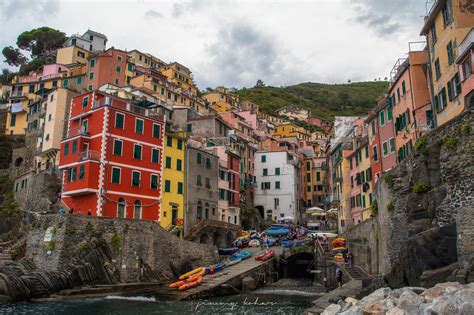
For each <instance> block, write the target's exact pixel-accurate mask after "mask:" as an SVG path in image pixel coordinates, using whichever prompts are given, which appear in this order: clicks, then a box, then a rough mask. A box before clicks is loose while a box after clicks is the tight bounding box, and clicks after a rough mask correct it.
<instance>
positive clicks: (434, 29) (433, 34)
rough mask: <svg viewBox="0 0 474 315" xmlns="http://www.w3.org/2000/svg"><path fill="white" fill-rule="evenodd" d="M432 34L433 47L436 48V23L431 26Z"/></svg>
mask: <svg viewBox="0 0 474 315" xmlns="http://www.w3.org/2000/svg"><path fill="white" fill-rule="evenodd" d="M430 32H431V47H432V48H434V44H435V43H436V40H437V38H436V25H435V23H433V24H432V25H431V29H430Z"/></svg>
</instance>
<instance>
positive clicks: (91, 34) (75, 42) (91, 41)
mask: <svg viewBox="0 0 474 315" xmlns="http://www.w3.org/2000/svg"><path fill="white" fill-rule="evenodd" d="M106 45H107V36H105V35H104V34H101V33H98V32H95V31H93V30H87V31H86V32H85V33H84V34H82V35H80V34H73V35H71V36H70V37H69V38H68V39H67V41H66V43H65V44H64V46H65V47H69V46H77V47H80V48H82V49H85V50H88V51H90V52H96V51H103V50H105V47H106Z"/></svg>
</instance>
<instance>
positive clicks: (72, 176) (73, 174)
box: [69, 167, 77, 182]
mask: <svg viewBox="0 0 474 315" xmlns="http://www.w3.org/2000/svg"><path fill="white" fill-rule="evenodd" d="M69 175H70V178H69V181H70V182H75V181H76V176H77V168H76V167H71V168H70V169H69Z"/></svg>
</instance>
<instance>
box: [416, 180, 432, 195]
mask: <svg viewBox="0 0 474 315" xmlns="http://www.w3.org/2000/svg"><path fill="white" fill-rule="evenodd" d="M430 190H431V186H430V185H428V184H427V183H425V182H420V183H417V184H415V186H413V192H414V193H416V194H423V193H426V192H428V191H430Z"/></svg>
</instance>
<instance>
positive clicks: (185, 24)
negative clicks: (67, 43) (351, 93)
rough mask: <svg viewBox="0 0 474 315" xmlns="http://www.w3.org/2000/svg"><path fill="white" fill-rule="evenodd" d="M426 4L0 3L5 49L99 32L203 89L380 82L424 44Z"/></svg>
mask: <svg viewBox="0 0 474 315" xmlns="http://www.w3.org/2000/svg"><path fill="white" fill-rule="evenodd" d="M426 1H427V0H313V1H308V0H306V1H302V0H301V1H300V0H288V1H286V0H280V1H265V0H261V1H260V0H252V1H227V0H216V1H211V0H205V1H197V0H195V1H191V0H189V1H158V0H120V1H117V0H115V1H112V0H62V1H59V0H58V1H49V0H1V1H0V49H2V48H3V47H5V46H8V45H13V46H15V42H16V38H17V36H18V35H19V34H20V33H21V32H23V31H26V30H31V29H33V28H36V27H40V26H49V27H52V28H55V29H59V30H61V31H63V32H65V33H66V35H68V36H69V35H71V34H74V33H81V34H83V33H84V32H85V31H86V30H87V29H92V30H94V31H97V32H100V33H103V34H106V35H107V38H108V43H107V44H108V47H110V46H114V47H116V48H120V49H123V50H132V49H138V50H140V51H142V52H147V53H151V54H153V55H155V56H156V57H158V58H160V59H162V60H163V61H165V62H171V61H177V62H180V63H182V64H184V65H186V66H188V67H189V68H190V69H191V71H192V72H193V74H194V78H195V81H196V83H197V85H198V87H199V88H200V89H204V88H206V87H216V86H220V85H224V86H227V87H236V88H241V87H252V86H253V85H255V83H256V81H257V80H258V79H261V80H263V82H264V83H265V84H267V85H272V86H288V85H293V84H297V83H301V82H320V83H345V82H348V80H351V81H352V82H356V81H373V80H374V79H375V78H377V79H378V78H382V79H384V78H385V77H389V76H390V70H391V69H392V67H393V65H394V64H395V62H396V61H397V59H398V58H403V57H405V56H406V54H407V52H408V49H409V48H408V42H413V41H423V40H424V38H423V37H420V36H419V33H420V30H421V28H422V26H423V16H424V15H425V14H426V6H427V4H426ZM428 1H433V0H428ZM429 6H430V5H429V4H428V7H429ZM0 57H1V58H2V59H1V61H2V62H1V64H0V67H5V66H6V64H5V63H4V62H3V60H4V59H3V55H2V56H0Z"/></svg>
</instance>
